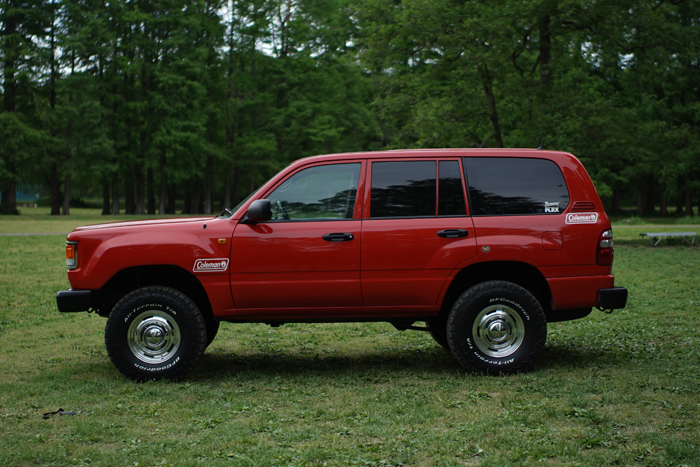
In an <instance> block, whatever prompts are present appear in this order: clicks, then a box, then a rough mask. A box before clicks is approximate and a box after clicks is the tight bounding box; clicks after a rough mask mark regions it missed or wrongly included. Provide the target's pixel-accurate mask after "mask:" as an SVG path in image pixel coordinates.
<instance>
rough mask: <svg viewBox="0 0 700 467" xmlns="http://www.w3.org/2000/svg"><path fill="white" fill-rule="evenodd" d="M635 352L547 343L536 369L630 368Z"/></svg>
mask: <svg viewBox="0 0 700 467" xmlns="http://www.w3.org/2000/svg"><path fill="white" fill-rule="evenodd" d="M634 359H635V356H634V354H633V352H629V351H626V350H624V349H619V350H617V351H614V352H613V351H611V350H608V349H600V348H592V347H574V346H571V345H559V344H555V345H547V346H546V347H545V348H544V350H543V351H542V353H541V354H540V357H539V359H538V360H537V363H535V368H534V369H536V370H541V371H552V370H554V371H562V370H585V369H599V368H628V367H629V366H630V362H631V361H635V360H634Z"/></svg>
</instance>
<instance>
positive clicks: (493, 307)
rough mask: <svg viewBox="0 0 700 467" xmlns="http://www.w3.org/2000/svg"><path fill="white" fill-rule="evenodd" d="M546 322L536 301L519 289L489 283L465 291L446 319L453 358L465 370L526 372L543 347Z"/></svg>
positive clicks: (502, 283) (511, 285)
mask: <svg viewBox="0 0 700 467" xmlns="http://www.w3.org/2000/svg"><path fill="white" fill-rule="evenodd" d="M546 339H547V320H546V318H545V315H544V311H543V310H542V307H541V306H540V304H539V302H538V301H537V299H536V298H535V297H534V296H533V295H532V294H531V293H530V292H528V291H527V290H526V289H524V288H522V287H520V286H519V285H516V284H513V283H511V282H505V281H487V282H482V283H480V284H477V285H475V286H473V287H471V288H470V289H468V290H467V291H466V292H464V293H463V294H462V295H461V296H460V297H459V298H458V299H457V300H456V301H455V303H454V305H453V306H452V310H451V311H450V315H449V318H448V320H447V340H448V342H449V344H450V349H451V350H452V354H453V355H454V356H455V358H456V359H457V361H459V363H460V364H461V365H462V366H463V367H465V368H466V369H467V370H469V371H473V372H476V373H488V374H492V375H498V374H513V373H518V372H524V371H527V370H528V369H529V368H530V367H531V366H532V364H533V363H534V362H535V360H536V359H537V357H538V356H539V354H540V352H541V351H542V349H543V348H544V344H545V341H546Z"/></svg>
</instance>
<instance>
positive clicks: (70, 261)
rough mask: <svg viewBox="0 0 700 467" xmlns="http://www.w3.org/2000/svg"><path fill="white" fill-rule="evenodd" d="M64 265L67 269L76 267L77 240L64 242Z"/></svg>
mask: <svg viewBox="0 0 700 467" xmlns="http://www.w3.org/2000/svg"><path fill="white" fill-rule="evenodd" d="M66 266H68V269H75V268H77V267H78V242H67V243H66Z"/></svg>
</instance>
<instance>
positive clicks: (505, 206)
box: [57, 149, 627, 381]
mask: <svg viewBox="0 0 700 467" xmlns="http://www.w3.org/2000/svg"><path fill="white" fill-rule="evenodd" d="M613 256H614V255H613V243H612V230H611V226H610V221H609V219H608V217H607V215H606V213H605V211H604V209H603V205H602V203H601V201H600V198H599V197H598V195H597V193H596V191H595V188H594V186H593V183H592V182H591V179H590V177H589V176H588V174H587V173H586V171H585V169H584V167H583V166H582V165H581V163H580V162H579V160H578V159H577V158H576V157H574V156H573V155H571V154H568V153H563V152H557V151H543V150H530V149H511V150H504V149H497V150H496V149H478V150H473V149H434V150H398V151H386V152H367V153H348V154H335V155H325V156H315V157H310V158H306V159H301V160H299V161H296V162H294V163H293V164H291V165H290V166H289V167H287V168H286V169H284V170H282V171H281V172H280V173H279V174H277V175H276V176H275V177H273V178H272V179H271V180H269V181H268V182H267V183H265V184H264V185H263V186H262V187H260V188H259V189H258V190H257V191H256V192H254V193H253V194H252V195H251V196H249V198H248V199H246V200H244V201H243V202H242V203H241V204H240V205H239V206H237V207H236V208H235V209H233V210H231V211H229V210H225V211H224V213H222V215H220V216H218V217H202V218H188V219H165V220H149V221H139V222H120V223H113V224H102V225H94V226H87V227H81V228H78V229H76V230H75V231H73V232H72V233H71V234H70V235H69V236H68V241H67V250H66V257H67V264H68V278H69V281H70V283H71V287H72V288H71V289H70V290H64V291H60V292H59V293H58V295H57V303H58V308H59V310H60V311H62V312H73V311H95V312H97V313H99V314H100V315H102V316H105V317H107V324H106V328H105V343H106V346H107V351H108V354H109V357H110V359H111V360H112V362H113V364H114V365H115V366H116V368H117V369H118V370H119V371H121V372H122V373H123V374H124V375H126V376H127V377H128V378H131V379H133V380H136V381H143V380H147V379H157V378H163V377H165V378H171V379H179V378H182V377H184V376H185V375H186V374H187V373H188V372H189V371H190V370H191V369H192V368H193V367H194V365H195V363H196V361H197V360H198V358H199V357H200V355H201V354H202V353H203V352H204V350H205V348H206V347H207V346H208V345H209V343H211V341H212V340H213V339H214V337H215V336H216V333H217V330H218V328H219V323H220V322H221V321H228V322H233V323H245V322H256V323H267V324H270V325H273V326H277V325H280V324H283V323H288V322H357V321H386V322H389V323H391V324H393V325H394V326H395V327H396V328H397V329H400V330H405V329H418V330H426V331H429V332H430V334H431V335H432V337H433V338H434V339H435V341H436V342H437V343H438V344H440V345H442V346H443V347H445V348H447V349H449V350H450V351H451V352H452V354H453V355H454V356H455V358H456V359H457V360H458V361H459V363H460V364H461V365H462V366H464V368H466V369H467V370H469V371H473V372H483V373H489V374H510V373H515V372H520V371H526V370H527V369H529V368H530V367H531V366H532V365H533V363H534V362H535V360H536V359H537V357H538V355H539V354H540V352H541V350H542V348H543V347H544V345H545V340H546V336H547V323H548V322H556V321H565V320H571V319H577V318H582V317H585V316H587V315H588V314H589V313H590V312H591V310H592V308H593V307H598V308H601V309H610V310H611V309H618V308H624V306H625V304H626V301H627V290H626V289H624V288H622V287H615V286H614V277H613V276H612V264H613ZM416 322H425V323H426V324H425V326H422V327H419V326H414V324H415V323H416Z"/></svg>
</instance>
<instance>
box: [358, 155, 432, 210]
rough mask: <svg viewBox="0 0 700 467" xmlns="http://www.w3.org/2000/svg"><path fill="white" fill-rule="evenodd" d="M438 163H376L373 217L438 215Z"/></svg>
mask: <svg viewBox="0 0 700 467" xmlns="http://www.w3.org/2000/svg"><path fill="white" fill-rule="evenodd" d="M436 179H437V170H436V163H435V161H404V162H373V163H372V199H371V208H370V217H423V216H435V205H436V196H437V193H436V192H437V180H436Z"/></svg>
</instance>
